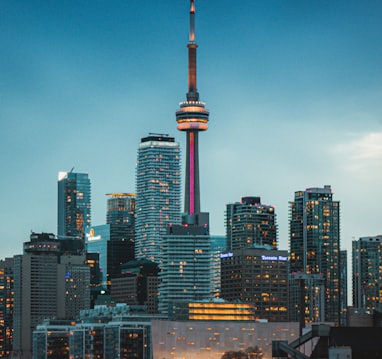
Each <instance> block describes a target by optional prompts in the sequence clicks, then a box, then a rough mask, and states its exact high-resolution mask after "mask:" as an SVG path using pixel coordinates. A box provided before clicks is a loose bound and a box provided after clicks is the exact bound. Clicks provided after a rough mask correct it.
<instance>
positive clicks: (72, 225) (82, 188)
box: [57, 171, 91, 240]
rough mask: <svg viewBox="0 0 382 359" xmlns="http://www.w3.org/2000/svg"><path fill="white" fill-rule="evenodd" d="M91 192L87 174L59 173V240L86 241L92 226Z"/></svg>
mask: <svg viewBox="0 0 382 359" xmlns="http://www.w3.org/2000/svg"><path fill="white" fill-rule="evenodd" d="M90 203H91V190H90V179H89V177H88V174H87V173H74V172H72V171H70V172H59V174H58V211H57V213H58V228H57V235H58V238H59V239H65V238H77V239H82V240H84V239H85V228H88V227H90V224H91V208H90Z"/></svg>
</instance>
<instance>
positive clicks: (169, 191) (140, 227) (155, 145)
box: [135, 134, 181, 263]
mask: <svg viewBox="0 0 382 359" xmlns="http://www.w3.org/2000/svg"><path fill="white" fill-rule="evenodd" d="M180 179H181V178H180V147H179V143H177V142H175V140H174V138H173V137H170V136H168V135H160V134H150V135H149V136H147V137H144V138H142V139H141V143H140V145H139V149H138V161H137V168H136V192H137V197H136V221H135V256H136V258H137V259H140V258H146V259H149V260H151V261H153V262H156V263H159V261H160V260H159V258H158V255H159V242H160V240H161V238H162V237H163V235H164V234H165V233H166V227H167V225H169V224H179V223H180V218H181V204H180V201H181V198H180Z"/></svg>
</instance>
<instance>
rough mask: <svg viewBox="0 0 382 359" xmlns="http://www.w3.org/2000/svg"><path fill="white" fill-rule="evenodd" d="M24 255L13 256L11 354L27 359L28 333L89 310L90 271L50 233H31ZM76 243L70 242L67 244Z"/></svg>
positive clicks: (81, 259) (64, 243)
mask: <svg viewBox="0 0 382 359" xmlns="http://www.w3.org/2000/svg"><path fill="white" fill-rule="evenodd" d="M30 239H31V241H30V242H25V243H24V254H22V255H17V256H14V315H13V322H14V337H13V351H14V353H16V354H22V356H23V358H24V357H25V358H31V353H32V331H33V330H34V329H35V328H36V325H37V324H39V323H41V321H42V320H43V319H46V318H62V319H73V318H75V316H76V315H78V314H79V312H80V310H82V309H89V307H90V289H89V284H90V268H89V266H88V265H86V264H84V262H85V255H77V254H76V251H75V252H74V253H71V252H70V248H71V247H74V246H70V245H67V243H66V241H63V240H57V239H55V237H54V235H53V234H50V233H32V234H31V236H30ZM74 241H78V242H79V243H80V244H82V242H81V241H80V240H71V242H74Z"/></svg>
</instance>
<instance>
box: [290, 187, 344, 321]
mask: <svg viewBox="0 0 382 359" xmlns="http://www.w3.org/2000/svg"><path fill="white" fill-rule="evenodd" d="M289 226H290V227H289V230H290V238H289V245H290V273H291V276H293V275H295V274H298V275H299V276H300V277H301V275H302V274H304V276H302V277H301V278H300V279H298V280H300V281H301V280H306V284H308V283H314V287H313V288H309V287H307V286H306V285H304V287H305V291H306V293H305V295H304V297H305V298H309V295H310V293H316V294H317V296H318V297H319V298H323V300H324V303H323V304H322V305H320V307H319V308H317V307H315V308H314V310H313V312H312V311H310V309H309V307H305V309H303V310H301V309H300V303H301V301H300V300H298V302H296V300H297V299H296V298H295V297H294V296H292V297H291V300H292V302H291V304H290V310H291V318H296V317H300V314H299V313H304V316H305V318H304V320H305V321H306V322H310V321H316V320H317V318H320V320H325V321H328V322H334V323H339V319H340V310H341V298H340V278H341V276H340V275H341V272H340V203H339V201H334V200H333V193H332V189H331V187H330V186H324V187H323V188H308V189H306V190H305V191H297V192H295V198H294V201H293V202H291V203H290V220H289ZM311 275H312V276H313V277H312V278H310V279H309V278H307V277H308V276H311ZM321 280H323V289H324V293H322V295H321V294H320V295H319V294H318V293H317V290H318V289H317V288H319V287H320V286H321ZM293 283H294V282H293V281H291V284H292V285H293ZM306 301H307V302H312V300H310V299H307V300H306ZM317 310H318V311H320V312H319V313H318V314H317Z"/></svg>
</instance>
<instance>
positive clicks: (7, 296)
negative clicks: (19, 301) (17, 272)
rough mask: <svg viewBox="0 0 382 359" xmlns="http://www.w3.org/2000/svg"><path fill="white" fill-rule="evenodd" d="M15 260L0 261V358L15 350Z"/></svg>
mask: <svg viewBox="0 0 382 359" xmlns="http://www.w3.org/2000/svg"><path fill="white" fill-rule="evenodd" d="M13 283H14V278H13V258H5V259H4V260H1V261H0V358H3V357H7V356H9V355H10V353H11V352H12V348H13V299H14V293H13Z"/></svg>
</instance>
